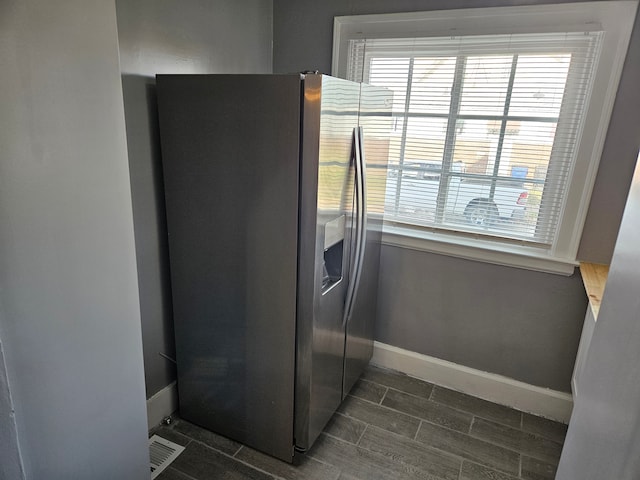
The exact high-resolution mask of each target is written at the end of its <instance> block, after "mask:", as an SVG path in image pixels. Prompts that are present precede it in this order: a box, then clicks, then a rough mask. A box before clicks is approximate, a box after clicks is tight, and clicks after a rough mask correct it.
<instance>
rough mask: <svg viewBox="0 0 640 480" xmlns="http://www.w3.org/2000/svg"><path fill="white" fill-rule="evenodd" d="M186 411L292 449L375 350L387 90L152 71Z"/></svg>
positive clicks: (322, 80)
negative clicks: (154, 80) (156, 97)
mask: <svg viewBox="0 0 640 480" xmlns="http://www.w3.org/2000/svg"><path fill="white" fill-rule="evenodd" d="M157 96H158V109H159V119H160V136H161V145H162V161H163V174H164V187H165V202H166V212H167V226H168V235H169V255H170V268H171V285H172V296H173V312H174V324H175V339H176V356H177V369H178V370H177V371H178V394H179V404H180V415H181V417H183V418H184V419H186V420H189V421H191V422H193V423H196V424H198V425H201V426H203V427H205V428H208V429H210V430H212V431H214V432H217V433H219V434H222V435H224V436H227V437H229V438H232V439H235V440H238V441H240V442H242V443H244V444H246V445H249V446H251V447H254V448H256V449H258V450H261V451H263V452H266V453H268V454H270V455H273V456H275V457H278V458H281V459H283V460H286V461H289V462H291V461H293V459H294V457H295V456H296V455H297V453H298V452H304V451H306V450H308V449H309V448H310V447H311V445H312V444H313V442H314V440H315V439H316V437H317V436H318V435H319V434H320V432H321V431H322V429H323V428H324V426H325V425H326V423H327V421H328V420H329V419H330V418H331V416H332V415H333V413H334V412H335V410H336V408H337V407H338V406H339V404H340V403H341V401H342V400H343V398H344V397H345V396H346V394H347V393H348V392H349V390H350V389H351V387H352V386H353V384H354V383H355V382H356V380H357V379H358V377H359V376H360V374H361V373H362V371H363V369H364V367H365V366H366V365H367V363H368V362H369V359H370V358H371V354H372V350H373V340H372V338H373V321H374V319H375V316H376V297H377V285H378V266H379V255H380V234H381V224H382V211H383V206H384V199H383V195H384V191H385V179H386V163H387V153H388V148H389V130H390V126H391V122H390V119H391V94H390V93H389V92H388V91H387V90H384V89H379V88H373V87H370V86H366V85H360V84H357V83H353V82H348V81H345V80H340V79H336V78H332V77H329V76H325V75H319V74H291V75H158V76H157Z"/></svg>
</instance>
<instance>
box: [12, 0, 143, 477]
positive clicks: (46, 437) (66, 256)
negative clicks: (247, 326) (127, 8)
mask: <svg viewBox="0 0 640 480" xmlns="http://www.w3.org/2000/svg"><path fill="white" fill-rule="evenodd" d="M0 32H1V33H0V71H2V74H1V75H0V105H2V108H1V109H0V145H2V149H1V150H0V225H1V226H2V227H1V228H0V336H1V337H2V340H3V348H4V349H5V360H6V368H7V376H8V381H9V386H10V388H11V396H12V398H13V403H14V407H15V419H16V426H17V438H18V440H19V444H20V450H21V453H22V458H23V462H24V472H25V476H26V478H28V479H47V480H57V479H61V480H63V479H64V480H68V479H71V478H87V479H88V478H91V479H114V478H122V479H142V478H149V463H148V462H149V453H148V444H147V422H146V412H145V397H144V372H143V362H142V339H141V332H140V312H139V302H138V285H137V279H136V269H135V245H134V238H133V216H132V211H131V193H130V187H129V171H128V164H127V151H126V139H125V128H124V111H123V107H122V86H121V82H120V69H119V64H118V38H117V32H116V16H115V5H114V3H113V2H108V1H89V2H87V1H85V0H58V1H56V2H50V1H47V0H6V1H3V2H1V3H0ZM0 408H2V412H0V414H1V415H3V416H4V415H5V414H6V413H7V412H5V411H4V410H5V409H7V408H10V406H9V407H7V405H6V404H5V403H4V402H3V403H0ZM3 450H4V448H3ZM3 455H4V452H3ZM2 461H3V462H4V458H3V459H2ZM8 478H15V477H8Z"/></svg>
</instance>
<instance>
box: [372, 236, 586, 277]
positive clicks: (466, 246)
mask: <svg viewBox="0 0 640 480" xmlns="http://www.w3.org/2000/svg"><path fill="white" fill-rule="evenodd" d="M382 243H383V244H384V245H391V246H394V247H401V248H408V249H411V250H418V251H423V252H430V253H437V254H440V255H448V256H451V257H457V258H464V259H466V260H475V261H478V262H484V263H491V264H494V265H502V266H507V267H515V268H523V269H526V270H533V271H537V272H544V273H553V274H557V275H567V276H569V275H573V273H574V271H575V268H576V267H577V266H578V262H576V261H571V260H567V259H565V258H558V257H553V256H552V255H549V254H548V253H546V252H545V251H544V250H542V249H539V248H534V247H525V246H521V245H518V246H514V245H509V244H498V243H495V242H489V241H483V240H479V239H467V238H460V237H455V236H454V235H447V234H445V233H435V232H423V231H417V230H414V229H412V228H407V227H399V226H397V225H389V224H385V225H384V228H383V232H382Z"/></svg>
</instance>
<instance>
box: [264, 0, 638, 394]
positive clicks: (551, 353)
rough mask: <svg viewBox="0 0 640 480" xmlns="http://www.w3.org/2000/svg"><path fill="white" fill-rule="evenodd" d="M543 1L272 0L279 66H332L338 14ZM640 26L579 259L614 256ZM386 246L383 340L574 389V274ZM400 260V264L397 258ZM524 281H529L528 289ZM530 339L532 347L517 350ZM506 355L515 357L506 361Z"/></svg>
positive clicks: (578, 309) (630, 161)
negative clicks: (444, 290)
mask: <svg viewBox="0 0 640 480" xmlns="http://www.w3.org/2000/svg"><path fill="white" fill-rule="evenodd" d="M541 3H556V2H554V1H552V0H551V1H546V0H545V1H536V0H528V1H527V0H524V1H521V0H431V1H429V2H425V1H420V0H350V1H349V2H345V1H343V0H326V1H323V2H317V1H314V0H274V22H273V24H274V27H273V28H274V54H273V59H274V60H273V63H274V72H277V73H279V72H291V71H298V70H312V69H318V70H320V71H322V72H327V73H329V72H330V70H331V49H332V42H333V17H334V16H337V15H355V14H368V13H386V12H402V11H421V10H439V9H451V8H472V7H480V6H504V5H531V4H541ZM639 30H640V28H639V27H638V21H636V27H635V29H634V34H633V39H632V44H631V46H630V50H629V53H628V56H627V62H626V64H625V68H624V71H623V76H622V81H621V86H620V89H619V95H618V97H617V100H616V104H615V108H614V112H613V117H612V121H611V125H610V129H609V134H608V135H607V139H606V143H605V149H604V153H603V156H602V161H601V164H600V169H599V172H598V177H597V180H596V185H595V190H594V194H593V198H592V202H591V204H590V207H589V213H588V217H587V222H586V227H585V232H584V235H583V237H582V242H581V246H580V252H579V258H580V259H583V260H588V261H595V262H604V263H607V262H608V261H609V259H610V258H611V254H612V251H613V245H614V242H615V238H616V235H617V231H618V227H619V223H620V217H621V214H622V210H623V208H624V202H625V199H626V195H627V191H628V189H629V184H630V181H631V175H630V174H631V171H632V169H633V165H634V163H635V155H636V152H637V150H638V146H639V145H640V106H639V105H638V103H639V102H640V97H639V96H638V95H637V85H638V84H640V40H639V38H638V36H639V33H640V32H639ZM382 255H383V258H382V262H383V270H382V275H383V276H382V278H381V285H380V287H381V288H380V298H379V305H380V312H381V313H380V316H379V319H378V323H379V325H378V330H377V331H378V339H379V340H381V341H384V342H388V343H391V344H393V345H396V346H399V347H403V348H408V349H410V350H414V351H417V352H420V353H424V354H427V355H433V356H436V357H440V358H443V359H445V360H451V361H455V362H459V363H462V364H464V365H467V366H470V367H474V368H479V369H482V370H487V371H490V372H495V373H503V374H505V375H508V376H512V377H514V378H516V379H518V380H522V381H526V382H529V383H532V384H535V385H540V386H544V387H550V388H555V389H558V390H564V391H569V389H570V372H571V369H572V368H573V361H574V359H575V353H576V350H577V343H578V336H579V332H580V329H581V325H582V322H583V319H584V313H585V310H586V296H585V293H584V290H583V289H582V288H581V286H580V280H579V276H578V275H577V274H576V275H574V276H572V277H559V276H554V275H547V274H541V273H537V272H530V271H527V270H520V269H511V268H507V267H496V266H493V265H489V264H484V263H479V262H470V261H463V260H458V259H453V258H449V257H439V256H437V255H432V254H429V253H420V252H415V251H409V250H401V249H398V248H395V247H390V246H385V247H384V248H383V253H382ZM395 262H399V264H400V266H393V264H394V263H395ZM398 280H399V281H400V283H402V285H404V286H405V287H407V288H410V289H411V293H408V292H407V291H406V290H400V289H399V288H398V287H397V285H395V284H394V282H396V281H398ZM443 281H444V282H446V284H447V285H449V286H450V288H455V289H457V290H459V291H463V292H465V294H466V297H465V300H464V302H465V304H466V305H460V301H459V300H457V299H456V298H453V296H452V295H451V294H448V295H441V296H438V295H436V294H435V293H434V291H440V289H441V287H442V282H443ZM519 285H522V286H526V294H523V292H522V291H521V290H519V289H518V286H519ZM557 292H561V294H558V293H557ZM424 299H428V301H429V303H430V305H429V308H425V305H423V302H424ZM531 299H535V300H536V301H537V302H542V303H544V308H542V309H541V308H534V309H532V308H531V305H532V302H531ZM523 302H524V303H523ZM469 313H473V318H469V316H468V314H469ZM504 329H506V331H505V330H504ZM518 332H521V333H520V334H519V333H518ZM525 332H526V335H528V336H529V337H530V338H533V339H534V342H533V343H532V344H527V342H526V339H525V338H523V336H524V334H525ZM471 339H475V342H471ZM472 343H473V344H472ZM523 344H525V347H526V348H524V349H522V348H521V349H520V350H516V346H518V345H520V346H522V345H523ZM505 359H508V360H509V361H510V362H511V364H510V365H505ZM540 366H543V368H542V369H541V368H540Z"/></svg>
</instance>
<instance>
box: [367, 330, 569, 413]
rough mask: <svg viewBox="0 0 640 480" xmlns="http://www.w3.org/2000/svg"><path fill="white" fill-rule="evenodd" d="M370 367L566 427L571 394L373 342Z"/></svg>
mask: <svg viewBox="0 0 640 480" xmlns="http://www.w3.org/2000/svg"><path fill="white" fill-rule="evenodd" d="M371 363H373V364H374V365H378V366H380V367H384V368H388V369H390V370H396V371H398V372H402V373H405V374H407V375H410V376H412V377H415V378H418V379H420V380H424V381H427V382H430V383H434V384H436V385H440V386H443V387H447V388H451V389H453V390H457V391H459V392H463V393H467V394H469V395H473V396H474V397H479V398H483V399H485V400H489V401H491V402H495V403H499V404H501V405H506V406H508V407H511V408H515V409H517V410H521V411H524V412H529V413H532V414H534V415H538V416H541V417H545V418H550V419H553V420H557V421H559V422H563V423H569V418H570V417H571V410H572V408H573V399H572V397H571V394H569V393H565V392H558V391H556V390H550V389H548V388H542V387H537V386H535V385H529V384H528V383H524V382H520V381H518V380H514V379H512V378H508V377H503V376H502V375H496V374H494V373H488V372H483V371H480V370H476V369H474V368H469V367H465V366H463V365H458V364H456V363H452V362H448V361H446V360H440V359H438V358H434V357H429V356H427V355H422V354H420V353H416V352H411V351H409V350H404V349H402V348H398V347H394V346H392V345H386V344H384V343H380V342H374V346H373V358H372V359H371Z"/></svg>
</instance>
